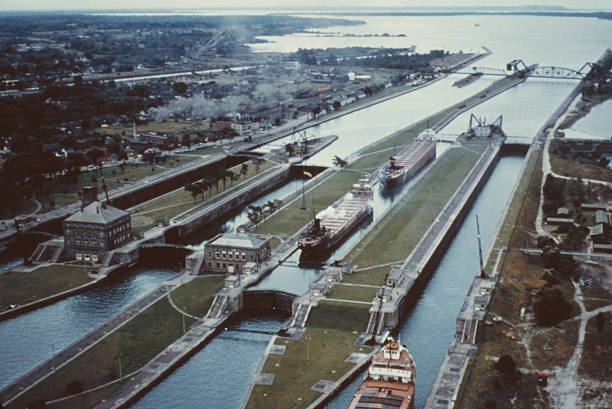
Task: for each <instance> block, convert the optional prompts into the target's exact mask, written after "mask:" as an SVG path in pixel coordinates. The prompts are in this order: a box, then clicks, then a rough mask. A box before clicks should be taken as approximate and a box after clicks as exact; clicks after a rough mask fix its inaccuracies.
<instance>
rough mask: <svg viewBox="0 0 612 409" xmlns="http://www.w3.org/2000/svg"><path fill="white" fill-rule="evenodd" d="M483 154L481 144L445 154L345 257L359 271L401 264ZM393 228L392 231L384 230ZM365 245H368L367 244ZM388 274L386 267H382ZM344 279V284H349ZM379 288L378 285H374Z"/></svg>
mask: <svg viewBox="0 0 612 409" xmlns="http://www.w3.org/2000/svg"><path fill="white" fill-rule="evenodd" d="M483 150H484V146H483V145H482V144H471V145H469V148H454V149H451V150H450V151H448V152H447V153H446V154H445V155H444V156H443V157H441V158H440V159H439V160H438V162H437V163H436V164H435V165H434V166H433V167H432V168H431V169H430V170H429V172H427V174H426V175H425V176H424V177H423V178H422V179H421V180H420V181H419V182H418V183H417V184H416V185H415V186H414V187H413V188H412V190H411V192H410V193H409V194H408V195H407V196H406V197H405V198H404V199H403V202H402V203H401V204H400V205H399V206H398V207H397V208H396V211H395V212H391V213H389V214H388V215H387V218H385V219H383V220H382V221H379V223H378V225H377V227H376V228H374V229H373V230H372V231H371V232H370V233H368V235H366V236H365V237H364V240H366V242H367V243H368V245H367V246H366V247H365V248H363V249H361V250H360V246H356V247H355V249H354V250H353V251H352V252H351V253H349V255H348V256H347V257H346V259H347V260H351V263H353V264H357V265H358V266H359V267H361V268H363V267H368V266H375V265H378V264H383V263H390V262H396V261H400V262H401V261H402V260H404V259H405V258H406V257H407V256H408V254H410V252H411V251H412V249H414V247H415V246H416V244H417V243H418V241H419V240H420V239H421V237H422V235H423V233H424V232H425V231H426V230H427V228H428V227H429V225H430V224H431V223H432V221H433V220H434V219H435V218H436V216H437V215H438V213H439V212H440V211H441V210H442V209H443V208H444V206H445V205H446V203H447V202H448V200H449V199H450V198H451V196H452V195H453V194H454V192H455V191H456V189H457V188H458V187H459V185H460V184H461V182H462V181H463V179H464V178H465V176H466V175H467V174H468V173H469V171H470V170H471V169H472V167H473V166H474V164H475V163H476V161H477V160H478V158H479V154H480V153H481V152H482V151H483ZM387 226H393V228H386V227H387ZM368 241H369V242H368ZM386 269H387V271H389V269H390V267H388V266H387V267H386ZM352 280H353V276H347V277H346V278H345V281H346V282H352ZM375 284H376V285H380V284H381V283H375Z"/></svg>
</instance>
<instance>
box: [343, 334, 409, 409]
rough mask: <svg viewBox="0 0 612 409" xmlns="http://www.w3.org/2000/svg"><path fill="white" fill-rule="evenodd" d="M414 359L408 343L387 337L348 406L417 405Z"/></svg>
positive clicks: (404, 408) (402, 408)
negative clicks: (403, 343) (415, 403)
mask: <svg viewBox="0 0 612 409" xmlns="http://www.w3.org/2000/svg"><path fill="white" fill-rule="evenodd" d="M415 378H416V369H415V366H414V360H413V359H412V356H411V355H410V353H409V352H408V349H407V348H406V346H405V345H401V344H400V343H399V342H395V341H394V340H393V338H389V339H387V342H386V343H385V345H384V346H383V347H382V348H381V349H380V351H378V352H377V353H376V355H374V357H373V358H372V363H371V364H370V367H369V368H368V372H367V374H366V376H365V379H364V380H363V383H362V384H361V386H359V389H357V392H355V396H353V399H352V400H351V403H350V404H349V406H348V409H366V408H367V409H380V408H387V409H414V381H415Z"/></svg>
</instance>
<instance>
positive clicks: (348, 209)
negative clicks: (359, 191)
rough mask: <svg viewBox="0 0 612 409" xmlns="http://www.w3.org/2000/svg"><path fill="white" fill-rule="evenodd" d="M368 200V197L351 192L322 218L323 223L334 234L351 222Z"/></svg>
mask: <svg viewBox="0 0 612 409" xmlns="http://www.w3.org/2000/svg"><path fill="white" fill-rule="evenodd" d="M367 202H368V198H366V197H359V196H357V197H355V196H353V195H352V194H351V193H349V194H347V197H346V198H345V199H344V200H343V201H342V202H341V203H340V204H339V205H338V206H337V207H336V208H334V211H333V213H332V214H329V215H326V216H325V217H323V218H321V225H323V226H325V228H326V229H327V230H329V232H330V234H331V235H332V236H333V235H334V234H335V233H336V232H337V231H338V230H340V229H341V228H342V227H343V226H345V225H346V224H347V223H349V222H350V220H351V219H352V218H353V217H354V216H355V215H357V214H358V213H359V211H360V210H361V209H363V207H364V206H365V205H366V203H367Z"/></svg>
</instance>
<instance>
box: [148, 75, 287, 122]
mask: <svg viewBox="0 0 612 409" xmlns="http://www.w3.org/2000/svg"><path fill="white" fill-rule="evenodd" d="M285 99H287V94H286V93H285V92H284V91H282V90H281V89H280V88H278V87H275V86H273V85H270V84H258V85H257V86H256V87H255V89H254V90H253V92H252V93H245V94H243V95H229V96H227V97H225V98H223V99H209V98H206V97H205V96H204V95H203V94H198V95H194V96H191V97H188V98H185V97H178V98H177V99H175V100H173V101H172V102H170V103H169V104H168V105H166V106H164V107H159V108H153V109H151V114H152V116H153V117H154V118H155V120H156V121H161V120H164V119H167V118H169V117H171V116H181V117H185V118H188V117H189V118H193V119H205V118H216V117H219V116H225V115H228V114H230V113H234V112H239V111H240V110H241V109H245V108H252V109H254V110H260V109H264V108H266V107H270V106H273V105H275V104H277V103H279V102H282V101H284V100H285Z"/></svg>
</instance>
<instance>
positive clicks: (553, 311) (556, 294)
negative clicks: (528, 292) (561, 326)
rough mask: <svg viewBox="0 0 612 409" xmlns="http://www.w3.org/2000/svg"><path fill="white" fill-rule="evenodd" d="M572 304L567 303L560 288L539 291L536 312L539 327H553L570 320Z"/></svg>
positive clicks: (546, 288) (547, 288) (545, 288)
mask: <svg viewBox="0 0 612 409" xmlns="http://www.w3.org/2000/svg"><path fill="white" fill-rule="evenodd" d="M571 311H572V304H570V303H569V302H567V300H566V299H565V297H563V293H562V292H561V290H560V289H559V288H558V287H544V288H542V289H541V290H540V291H538V293H537V295H536V302H535V304H534V312H535V316H536V321H537V323H538V324H539V325H544V326H551V325H555V324H558V323H559V322H561V321H563V320H565V319H567V318H569V316H570V313H571Z"/></svg>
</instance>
